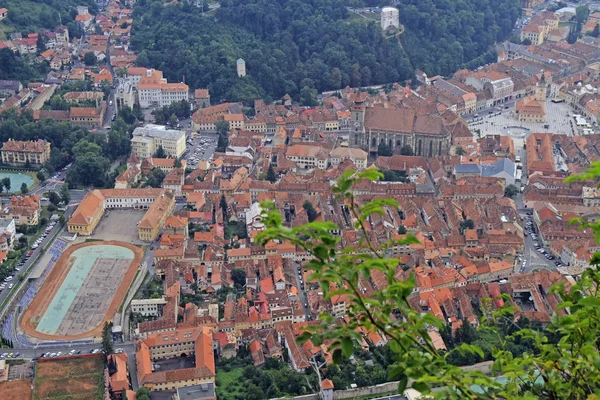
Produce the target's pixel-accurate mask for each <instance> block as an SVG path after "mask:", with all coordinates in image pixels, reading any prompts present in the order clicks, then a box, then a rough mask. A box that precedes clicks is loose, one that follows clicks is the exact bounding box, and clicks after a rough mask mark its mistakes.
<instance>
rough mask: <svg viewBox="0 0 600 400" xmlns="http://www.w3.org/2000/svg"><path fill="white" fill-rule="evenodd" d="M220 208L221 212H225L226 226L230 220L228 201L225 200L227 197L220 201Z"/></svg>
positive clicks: (224, 220) (223, 196)
mask: <svg viewBox="0 0 600 400" xmlns="http://www.w3.org/2000/svg"><path fill="white" fill-rule="evenodd" d="M219 207H221V211H222V212H223V222H224V223H225V224H226V223H227V221H228V220H229V218H228V217H227V214H228V213H227V199H225V195H224V194H222V195H221V200H220V201H219Z"/></svg>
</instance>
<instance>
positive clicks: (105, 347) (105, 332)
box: [102, 321, 114, 358]
mask: <svg viewBox="0 0 600 400" xmlns="http://www.w3.org/2000/svg"><path fill="white" fill-rule="evenodd" d="M102 353H104V357H105V358H106V357H108V356H109V355H110V354H112V353H114V348H113V338H112V322H111V323H109V322H108V321H106V322H104V326H103V327H102Z"/></svg>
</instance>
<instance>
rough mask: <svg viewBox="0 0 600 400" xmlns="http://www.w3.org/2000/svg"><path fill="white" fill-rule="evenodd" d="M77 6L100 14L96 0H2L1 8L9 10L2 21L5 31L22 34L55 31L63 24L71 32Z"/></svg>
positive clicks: (0, 0) (0, 1)
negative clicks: (46, 30)
mask: <svg viewBox="0 0 600 400" xmlns="http://www.w3.org/2000/svg"><path fill="white" fill-rule="evenodd" d="M77 6H87V7H88V9H89V11H90V13H92V14H96V13H97V12H98V7H97V6H96V2H95V1H94V0H0V8H2V7H5V8H7V9H8V17H7V18H6V19H5V20H3V21H2V24H3V25H4V26H5V30H6V31H13V30H15V31H17V32H22V33H32V32H38V31H40V30H41V29H50V30H53V29H54V28H55V27H56V26H57V25H59V24H60V23H61V22H62V24H63V25H67V26H69V30H71V27H73V28H74V27H75V23H74V22H73V21H74V20H75V17H76V16H77V10H76V7H77Z"/></svg>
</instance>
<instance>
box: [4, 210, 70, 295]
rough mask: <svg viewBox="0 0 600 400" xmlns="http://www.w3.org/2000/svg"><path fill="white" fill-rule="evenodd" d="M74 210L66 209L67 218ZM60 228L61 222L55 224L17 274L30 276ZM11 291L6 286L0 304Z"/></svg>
mask: <svg viewBox="0 0 600 400" xmlns="http://www.w3.org/2000/svg"><path fill="white" fill-rule="evenodd" d="M72 212H73V207H69V208H67V211H65V219H66V218H68V217H69V216H70V215H71V214H72ZM60 229H62V228H61V227H60V226H59V224H57V225H55V226H54V229H53V230H52V231H51V232H50V234H48V236H46V237H45V238H44V239H43V240H42V243H41V244H40V246H39V247H38V248H37V249H35V250H33V253H32V254H31V256H30V257H28V258H27V261H25V264H24V265H23V266H21V267H18V268H19V269H20V271H15V272H16V274H15V275H19V274H22V275H24V276H25V279H24V280H26V279H27V277H28V276H29V274H30V273H31V271H33V268H32V266H33V264H34V263H35V261H36V260H37V259H38V257H40V256H41V254H42V253H43V252H44V250H42V249H43V248H47V247H49V243H50V242H51V241H53V240H54V237H55V235H56V236H58V235H60V232H58V233H57V232H56V231H57V230H60ZM16 283H18V281H17V282H15V284H16ZM14 292H15V291H13V293H14ZM9 293H11V290H9V289H8V287H6V289H4V290H2V291H1V292H0V304H2V303H3V302H4V300H5V299H6V297H7V296H8V295H9ZM7 306H8V305H7Z"/></svg>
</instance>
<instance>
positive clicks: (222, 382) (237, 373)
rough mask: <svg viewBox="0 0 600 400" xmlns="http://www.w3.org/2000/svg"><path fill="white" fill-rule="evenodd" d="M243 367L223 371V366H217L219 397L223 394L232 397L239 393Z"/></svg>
mask: <svg viewBox="0 0 600 400" xmlns="http://www.w3.org/2000/svg"><path fill="white" fill-rule="evenodd" d="M243 372H244V368H232V369H231V370H230V371H224V370H223V368H219V367H217V393H218V395H219V398H223V395H225V396H226V397H227V398H234V396H235V395H236V394H238V393H241V391H240V389H241V386H240V385H241V384H242V381H243V379H241V378H242V373H243Z"/></svg>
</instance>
